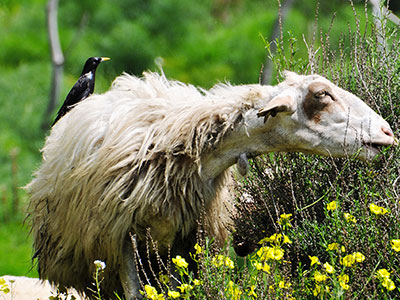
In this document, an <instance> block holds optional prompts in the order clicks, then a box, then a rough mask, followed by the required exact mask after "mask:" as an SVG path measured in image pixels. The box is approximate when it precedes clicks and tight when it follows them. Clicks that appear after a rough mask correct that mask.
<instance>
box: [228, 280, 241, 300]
mask: <svg viewBox="0 0 400 300" xmlns="http://www.w3.org/2000/svg"><path fill="white" fill-rule="evenodd" d="M228 291H229V293H230V294H231V296H232V298H231V299H233V300H238V299H240V295H242V291H241V290H240V289H239V287H237V286H236V285H235V284H234V283H233V281H232V280H231V281H229V283H228Z"/></svg>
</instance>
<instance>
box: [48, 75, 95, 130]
mask: <svg viewBox="0 0 400 300" xmlns="http://www.w3.org/2000/svg"><path fill="white" fill-rule="evenodd" d="M91 81H92V80H91V79H89V78H88V77H87V76H81V77H79V79H78V81H77V82H76V83H75V84H74V86H73V87H72V89H71V90H70V91H69V93H68V95H67V97H66V98H65V100H64V103H63V105H62V106H61V108H60V109H59V111H58V112H57V117H56V119H55V120H54V122H53V124H52V125H51V126H52V127H53V126H54V124H56V123H57V121H58V120H59V119H61V118H62V117H63V116H64V115H65V114H66V113H67V112H68V111H69V110H70V109H71V106H73V105H75V104H77V103H78V102H80V101H82V100H83V99H85V98H87V97H88V96H89V95H90V94H92V93H93V89H94V86H93V85H91Z"/></svg>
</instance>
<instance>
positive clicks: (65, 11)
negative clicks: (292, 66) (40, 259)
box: [0, 0, 395, 276]
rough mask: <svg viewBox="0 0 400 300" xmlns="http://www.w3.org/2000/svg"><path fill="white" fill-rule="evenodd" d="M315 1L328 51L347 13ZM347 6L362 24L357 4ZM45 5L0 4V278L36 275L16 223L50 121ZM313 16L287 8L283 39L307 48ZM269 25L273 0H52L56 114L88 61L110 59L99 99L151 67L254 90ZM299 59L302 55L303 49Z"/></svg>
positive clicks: (308, 4) (31, 1) (303, 5)
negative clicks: (57, 50)
mask: <svg viewBox="0 0 400 300" xmlns="http://www.w3.org/2000/svg"><path fill="white" fill-rule="evenodd" d="M321 2H322V3H320V4H319V14H318V19H317V22H318V25H319V26H320V27H321V28H322V29H323V30H326V31H328V30H329V28H330V24H331V20H332V17H333V14H334V13H336V17H335V21H334V23H335V26H333V28H332V31H331V34H330V43H331V45H333V47H335V44H337V43H338V42H339V40H340V36H341V34H342V33H343V32H346V31H347V28H348V26H355V25H354V18H353V9H352V7H351V6H350V5H349V3H348V1H347V0H332V1H321ZM392 2H393V1H392ZM354 3H355V7H356V10H358V11H360V12H361V15H362V14H363V13H362V11H363V10H364V1H354ZM46 4H47V1H45V0H0V129H1V130H0V160H1V163H0V275H4V274H12V275H30V276H36V271H35V270H34V268H33V270H32V269H31V261H30V257H31V254H32V253H31V241H30V237H29V229H28V228H27V227H28V226H27V225H26V224H25V225H24V224H23V221H24V219H25V214H26V213H25V211H26V206H27V203H28V198H27V196H26V194H25V193H24V191H23V190H22V189H21V187H23V186H24V185H26V184H27V183H28V182H29V180H30V178H31V174H32V172H33V171H34V170H35V168H37V166H38V165H39V163H40V160H41V156H40V152H39V149H40V148H41V147H42V145H43V142H44V137H45V136H46V134H47V133H48V128H49V127H48V128H47V129H46V128H43V127H42V123H43V121H44V120H46V118H49V116H45V111H46V107H47V105H48V101H49V94H50V87H51V73H52V64H51V55H50V48H49V42H48V33H47V25H46V24H47V23H46ZM394 4H395V3H394ZM316 7H317V4H316V1H315V0H295V1H293V6H292V7H291V9H290V11H289V14H288V17H287V18H285V19H284V22H283V31H282V32H283V34H284V35H285V36H288V35H290V36H291V37H293V38H296V39H298V40H299V41H302V40H303V38H304V39H305V40H307V41H310V40H312V38H313V36H312V35H313V31H314V30H313V28H314V23H315V22H316V21H315V12H316ZM368 9H370V8H369V7H368ZM277 18H278V2H277V1H276V0H203V1H183V0H113V1H109V0H86V1H81V0H80V1H78V0H69V1H60V3H59V9H58V29H59V34H60V40H61V45H62V49H63V53H64V57H65V64H64V73H63V81H62V88H61V92H60V97H59V99H58V103H57V108H58V106H59V105H61V103H62V102H63V100H64V97H65V96H66V94H67V93H68V91H69V89H70V88H71V87H72V86H73V84H74V83H75V81H76V79H77V78H78V76H79V74H80V72H81V70H82V67H83V64H84V62H85V60H86V59H87V58H88V57H90V56H108V57H110V58H111V59H112V60H111V61H110V62H107V63H104V64H102V65H101V66H100V67H99V68H98V71H97V77H96V92H98V93H100V92H104V91H105V90H107V89H108V87H109V86H110V83H111V82H112V80H113V79H114V78H115V77H116V76H117V75H119V74H121V73H122V72H128V73H133V74H137V75H140V74H141V73H142V72H143V71H144V70H154V71H156V70H157V69H158V67H157V64H161V65H162V67H163V69H164V72H165V73H166V75H167V77H169V78H174V79H178V80H181V81H184V82H190V83H193V84H195V85H200V86H203V87H206V88H209V87H211V86H212V85H214V84H215V83H217V82H220V81H226V80H227V81H230V82H232V83H234V84H240V83H255V82H258V81H259V76H260V70H261V68H262V65H263V64H265V60H266V50H265V43H264V41H263V39H265V40H267V41H269V40H270V37H271V30H272V28H273V25H274V23H275V22H276V20H277ZM302 45H303V43H302ZM300 51H302V53H300V55H303V56H304V57H306V56H307V51H306V48H305V46H304V45H303V46H302V48H300ZM272 82H274V80H272ZM54 114H55V112H53V113H52V115H51V116H50V117H51V118H53V117H54Z"/></svg>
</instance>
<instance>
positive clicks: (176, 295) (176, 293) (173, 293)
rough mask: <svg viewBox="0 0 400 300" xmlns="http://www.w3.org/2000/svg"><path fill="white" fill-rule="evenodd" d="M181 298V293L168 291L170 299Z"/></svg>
mask: <svg viewBox="0 0 400 300" xmlns="http://www.w3.org/2000/svg"><path fill="white" fill-rule="evenodd" d="M180 296H181V294H180V293H179V292H176V291H168V297H170V298H172V299H176V298H179V297H180Z"/></svg>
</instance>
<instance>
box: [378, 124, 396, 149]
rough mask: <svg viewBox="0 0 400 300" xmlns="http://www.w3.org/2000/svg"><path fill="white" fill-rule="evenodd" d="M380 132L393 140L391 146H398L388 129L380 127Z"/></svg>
mask: <svg viewBox="0 0 400 300" xmlns="http://www.w3.org/2000/svg"><path fill="white" fill-rule="evenodd" d="M381 130H382V132H383V133H384V134H385V135H386V136H388V137H390V138H391V139H392V140H393V142H392V145H393V146H397V145H398V143H397V139H396V138H395V137H394V134H393V131H392V130H391V129H390V128H387V127H383V126H382V128H381Z"/></svg>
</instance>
